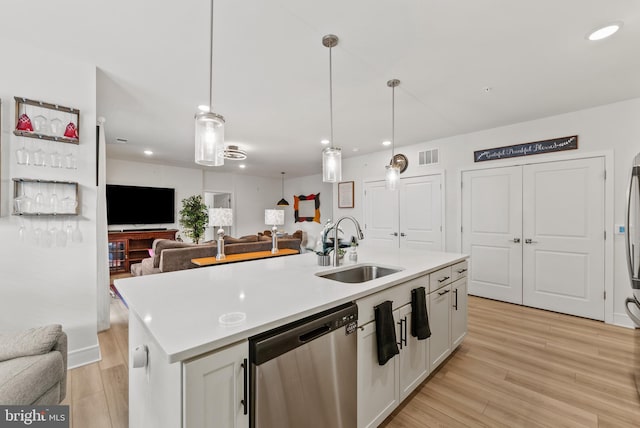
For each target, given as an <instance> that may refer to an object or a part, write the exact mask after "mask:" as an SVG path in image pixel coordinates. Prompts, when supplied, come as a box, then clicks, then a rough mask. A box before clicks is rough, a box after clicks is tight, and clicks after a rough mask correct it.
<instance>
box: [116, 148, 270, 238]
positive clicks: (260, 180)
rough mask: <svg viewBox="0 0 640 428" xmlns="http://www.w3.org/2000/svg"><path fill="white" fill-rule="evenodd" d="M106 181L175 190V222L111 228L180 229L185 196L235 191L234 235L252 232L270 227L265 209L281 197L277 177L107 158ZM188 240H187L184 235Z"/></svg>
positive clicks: (233, 192) (232, 192)
mask: <svg viewBox="0 0 640 428" xmlns="http://www.w3.org/2000/svg"><path fill="white" fill-rule="evenodd" d="M107 183H109V184H123V185H126V184H128V185H134V186H153V187H171V188H174V189H176V223H174V224H163V225H151V226H149V225H117V226H110V227H109V229H112V230H120V229H123V228H124V229H128V228H131V229H135V228H144V227H166V228H176V229H180V225H179V224H178V218H179V214H178V212H179V211H180V209H181V208H182V199H184V198H187V197H189V196H192V195H202V194H203V192H204V191H211V192H228V193H231V194H233V204H234V206H233V209H234V213H233V215H234V232H233V233H234V235H236V236H242V235H251V234H256V233H257V232H260V231H263V230H265V229H267V226H266V225H265V224H264V210H265V209H267V208H273V205H274V204H275V203H276V202H277V201H278V200H279V199H280V180H279V179H278V178H265V177H256V176H252V175H246V174H240V173H238V174H235V173H221V172H214V171H209V170H202V169H199V168H181V167H175V166H168V165H161V164H153V163H143V162H132V161H125V160H120V159H107ZM182 238H183V239H184V240H185V241H188V239H187V238H186V237H185V236H184V234H182Z"/></svg>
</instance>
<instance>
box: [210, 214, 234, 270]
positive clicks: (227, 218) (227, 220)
mask: <svg viewBox="0 0 640 428" xmlns="http://www.w3.org/2000/svg"><path fill="white" fill-rule="evenodd" d="M209 225H210V226H214V227H215V226H220V229H218V254H217V255H216V260H224V259H225V255H224V229H223V228H222V226H232V225H233V210H232V209H231V208H209Z"/></svg>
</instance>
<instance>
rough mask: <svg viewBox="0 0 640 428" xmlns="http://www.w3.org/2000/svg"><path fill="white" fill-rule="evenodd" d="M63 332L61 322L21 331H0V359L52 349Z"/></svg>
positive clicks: (41, 352) (4, 359)
mask: <svg viewBox="0 0 640 428" xmlns="http://www.w3.org/2000/svg"><path fill="white" fill-rule="evenodd" d="M61 333H62V326H61V325H60V324H51V325H47V326H44V327H38V328H32V329H29V330H26V331H22V332H19V333H8V334H5V333H0V361H6V360H12V359H14V358H18V357H27V356H29V355H40V354H46V353H47V352H49V351H51V350H52V349H53V347H54V346H55V344H56V342H57V341H58V337H59V336H60V334H61Z"/></svg>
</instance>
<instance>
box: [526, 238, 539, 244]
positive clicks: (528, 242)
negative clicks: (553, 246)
mask: <svg viewBox="0 0 640 428" xmlns="http://www.w3.org/2000/svg"><path fill="white" fill-rule="evenodd" d="M524 243H525V244H537V243H538V241H533V240H531V239H529V238H527V239H525V240H524Z"/></svg>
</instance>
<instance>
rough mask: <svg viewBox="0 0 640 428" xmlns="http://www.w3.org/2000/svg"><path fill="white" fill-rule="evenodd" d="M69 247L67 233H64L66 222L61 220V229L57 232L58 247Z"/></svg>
mask: <svg viewBox="0 0 640 428" xmlns="http://www.w3.org/2000/svg"><path fill="white" fill-rule="evenodd" d="M66 246H67V233H66V232H65V231H64V221H63V220H60V229H57V230H56V247H66Z"/></svg>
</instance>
